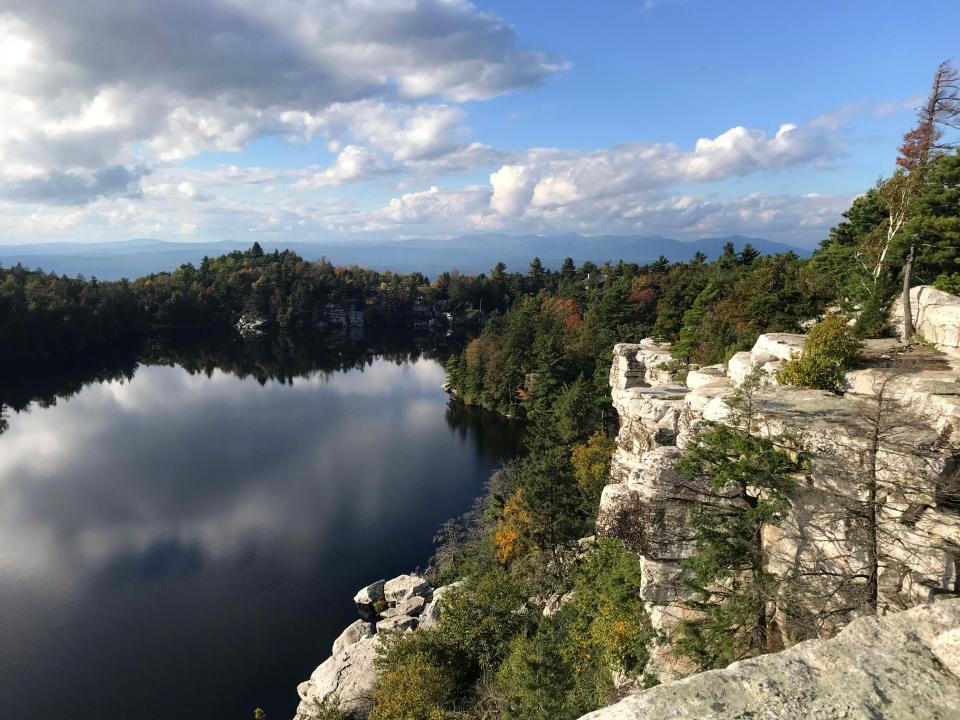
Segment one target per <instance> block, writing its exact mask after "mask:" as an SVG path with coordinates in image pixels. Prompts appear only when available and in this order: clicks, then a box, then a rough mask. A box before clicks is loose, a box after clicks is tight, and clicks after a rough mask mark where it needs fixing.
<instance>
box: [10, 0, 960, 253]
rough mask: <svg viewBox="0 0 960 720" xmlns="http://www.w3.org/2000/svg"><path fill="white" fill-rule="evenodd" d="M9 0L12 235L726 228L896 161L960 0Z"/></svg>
mask: <svg viewBox="0 0 960 720" xmlns="http://www.w3.org/2000/svg"><path fill="white" fill-rule="evenodd" d="M77 5H78V4H77V3H72V2H70V0H39V1H38V2H35V3H31V4H29V5H28V6H25V5H24V4H22V3H14V2H12V1H8V0H0V48H2V49H0V55H3V57H2V58H0V60H3V62H2V63H0V67H2V68H3V69H0V76H3V77H0V81H2V82H0V209H2V211H3V212H2V214H0V217H2V219H0V242H7V243H10V242H28V241H42V240H81V241H82V240H90V241H93V240H98V241H99V240H105V239H124V238H129V237H142V236H150V237H159V238H163V239H169V240H180V241H189V240H215V239H235V240H251V241H252V240H253V239H265V240H269V241H272V242H277V241H282V240H283V239H285V238H286V239H289V240H291V241H292V240H297V241H302V240H309V239H317V240H329V239H337V240H343V241H350V240H353V239H358V238H404V237H441V238H442V237H451V236H456V235H460V234H467V233H470V234H473V233H477V232H486V231H496V232H509V233H528V232H535V233H544V234H547V233H553V232H581V233H583V234H588V235H589V234H601V233H624V234H663V235H668V236H674V237H679V238H689V239H692V238H697V237H707V236H715V235H721V234H729V233H743V234H748V235H755V236H762V237H768V238H771V239H777V240H783V241H786V242H792V243H796V244H800V245H807V246H810V245H813V244H815V243H816V242H817V241H818V240H819V238H820V237H822V236H823V235H824V233H825V232H826V231H827V229H828V228H829V226H830V225H831V224H833V223H835V222H836V221H837V219H838V218H839V214H840V212H842V211H843V209H845V208H846V207H847V206H848V205H849V202H850V200H851V199H852V198H853V197H854V196H855V195H856V194H857V193H859V192H862V191H863V190H864V189H865V188H866V187H867V186H869V185H870V184H871V183H872V182H873V181H874V180H875V179H876V178H877V177H878V176H879V175H881V174H883V173H888V172H890V170H891V168H892V166H893V159H894V156H895V153H896V147H897V144H898V141H899V138H900V136H901V135H902V134H903V132H904V131H905V130H906V129H908V128H909V127H910V125H911V123H912V122H913V110H912V108H913V107H914V106H915V105H916V104H917V102H919V101H920V100H921V99H922V97H923V95H924V94H925V92H926V90H927V87H928V84H929V81H930V78H931V76H932V73H933V71H934V69H935V67H936V65H937V63H939V62H940V61H941V60H943V59H946V58H949V57H950V56H951V55H952V54H954V52H955V50H956V48H957V44H956V28H957V27H958V26H960V3H957V2H947V1H943V2H925V1H923V0H920V1H916V2H910V3H903V2H890V1H882V2H877V1H874V2H866V1H865V0H864V1H862V2H861V1H857V0H840V1H834V2H825V1H824V2H817V1H813V2H809V3H787V2H769V1H768V2H719V1H716V0H714V1H709V0H655V1H653V2H650V1H647V2H644V1H643V0H639V1H633V2H627V1H621V2H597V3H586V2H582V1H581V2H576V1H573V0H555V1H554V2H550V3H541V2H530V1H524V2H517V1H516V0H514V2H478V3H475V4H471V3H469V2H466V0H378V1H377V2H372V0H276V1H275V2H272V3H268V4H267V3H262V2H254V1H253V0H168V1H167V2H165V3H162V4H156V3H139V4H138V3H130V2H126V1H125V0H89V2H86V3H83V4H82V5H83V7H82V8H78V7H76V6H77Z"/></svg>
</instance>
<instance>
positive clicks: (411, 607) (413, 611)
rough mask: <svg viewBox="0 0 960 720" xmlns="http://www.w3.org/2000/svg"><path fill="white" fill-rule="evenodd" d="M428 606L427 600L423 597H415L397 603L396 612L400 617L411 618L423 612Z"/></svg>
mask: <svg viewBox="0 0 960 720" xmlns="http://www.w3.org/2000/svg"><path fill="white" fill-rule="evenodd" d="M426 605H427V599H426V598H425V597H423V596H422V595H414V596H412V597H408V598H407V599H406V600H402V601H400V602H399V603H397V607H396V610H397V612H398V613H399V614H400V615H410V616H411V617H413V616H415V615H419V614H420V613H421V612H423V608H424V607H426Z"/></svg>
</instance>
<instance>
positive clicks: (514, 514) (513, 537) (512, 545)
mask: <svg viewBox="0 0 960 720" xmlns="http://www.w3.org/2000/svg"><path fill="white" fill-rule="evenodd" d="M529 524H530V513H529V512H527V510H526V508H525V507H524V505H523V491H522V490H517V491H516V492H515V493H514V494H513V495H511V496H510V499H509V500H507V502H506V503H504V506H503V513H502V516H501V519H500V522H499V524H498V525H497V529H496V531H495V532H494V535H493V540H494V545H495V546H496V550H497V559H498V560H499V561H500V562H501V563H503V564H504V565H506V564H507V563H509V562H510V561H511V560H512V559H513V558H514V557H515V556H516V555H517V552H518V551H519V550H520V548H521V547H522V546H523V538H524V535H525V532H524V531H525V530H526V528H527V526H528V525H529Z"/></svg>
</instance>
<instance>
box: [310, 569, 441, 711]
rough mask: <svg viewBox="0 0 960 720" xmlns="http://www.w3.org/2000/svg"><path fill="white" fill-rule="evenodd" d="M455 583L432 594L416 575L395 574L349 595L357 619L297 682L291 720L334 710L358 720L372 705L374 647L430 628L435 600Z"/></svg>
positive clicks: (435, 616) (434, 618) (434, 616)
mask: <svg viewBox="0 0 960 720" xmlns="http://www.w3.org/2000/svg"><path fill="white" fill-rule="evenodd" d="M457 585H458V583H452V584H450V585H445V586H443V587H439V588H437V589H436V590H434V589H433V588H432V587H431V586H430V583H428V582H427V581H426V580H424V579H423V578H422V577H420V576H419V575H400V576H399V577H396V578H393V579H392V580H388V581H386V582H384V581H383V580H378V581H377V582H375V583H371V584H370V585H367V586H366V587H365V588H362V589H361V590H360V591H358V592H357V594H356V595H355V596H354V598H353V601H354V603H355V604H356V606H357V613H358V614H359V615H360V619H359V620H356V621H355V622H353V623H351V624H350V625H348V626H347V627H346V628H345V629H344V631H343V632H342V633H340V636H339V637H337V639H336V640H334V642H333V647H332V649H331V654H330V657H329V658H327V659H326V660H325V661H324V662H323V663H322V664H321V665H320V666H318V667H317V669H316V670H314V671H313V673H311V675H310V679H309V680H306V681H305V682H302V683H300V685H299V686H298V687H297V694H298V695H299V696H300V705H299V706H298V707H297V714H296V716H295V718H294V720H313V719H314V718H315V717H316V715H317V714H318V712H319V711H320V709H321V708H324V707H325V706H326V707H329V706H331V705H336V707H337V708H339V709H340V710H341V711H343V712H345V713H347V714H348V715H350V716H351V717H356V718H363V717H366V715H367V713H369V711H370V708H371V707H372V706H373V693H374V689H375V686H376V680H377V673H376V668H375V666H374V661H375V660H376V658H377V647H378V645H379V643H380V641H381V639H382V638H383V636H384V634H386V633H395V632H412V631H413V630H415V629H417V628H418V627H422V628H430V627H433V626H435V625H436V623H437V620H438V619H439V617H440V608H441V605H440V599H441V598H442V597H443V595H444V594H446V593H447V592H449V591H450V590H452V589H453V588H454V587H456V586H457Z"/></svg>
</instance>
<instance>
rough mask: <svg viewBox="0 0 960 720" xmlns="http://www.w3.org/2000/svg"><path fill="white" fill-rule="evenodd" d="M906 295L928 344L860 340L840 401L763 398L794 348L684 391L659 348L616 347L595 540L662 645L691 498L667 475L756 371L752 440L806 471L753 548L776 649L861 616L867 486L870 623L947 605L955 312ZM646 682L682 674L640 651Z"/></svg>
mask: <svg viewBox="0 0 960 720" xmlns="http://www.w3.org/2000/svg"><path fill="white" fill-rule="evenodd" d="M912 296H913V303H912V305H913V308H912V309H913V312H914V315H915V316H916V318H917V320H916V322H915V324H916V327H917V328H918V332H919V334H920V335H921V336H922V337H923V338H925V339H928V340H929V343H926V344H923V345H919V346H916V345H915V346H913V347H910V348H905V347H903V346H901V345H900V344H899V343H898V342H897V341H896V340H873V341H868V342H867V343H866V348H865V353H864V354H865V363H864V365H865V366H864V367H862V368H860V369H858V370H856V371H854V372H851V373H849V374H848V375H847V378H846V379H847V387H846V392H845V393H844V394H842V395H834V394H832V393H828V392H823V391H815V390H804V389H799V388H795V387H785V386H780V385H778V384H777V381H776V378H775V375H776V371H777V369H778V368H779V367H780V365H781V363H782V362H783V360H785V359H787V358H789V357H790V356H791V355H792V354H794V353H797V352H800V351H801V350H802V348H803V347H804V343H805V338H804V336H802V335H788V334H768V335H763V336H761V337H760V338H759V339H758V340H757V343H756V345H755V346H754V348H753V349H752V351H750V352H743V353H738V354H736V355H734V357H733V358H732V359H731V360H730V362H729V363H727V364H726V365H717V366H711V367H704V368H696V369H693V370H691V371H690V372H689V373H688V374H687V376H686V378H683V379H681V378H679V377H678V376H676V375H674V374H671V372H670V370H669V368H670V367H671V366H670V365H669V360H670V355H669V347H667V346H664V345H657V344H656V343H654V342H653V341H652V340H645V341H643V342H641V343H639V344H629V345H628V344H623V345H618V346H617V347H616V349H615V351H614V361H613V366H612V369H611V374H610V386H611V390H612V397H613V403H614V406H615V407H616V409H617V412H618V413H619V416H620V433H619V436H618V438H617V448H616V452H615V454H614V458H613V462H612V467H611V478H610V479H611V484H610V485H608V486H607V487H606V489H605V490H604V492H603V496H602V500H601V507H600V513H599V517H598V532H599V533H600V534H602V535H608V536H616V537H621V538H622V539H624V541H625V542H626V543H627V544H628V545H629V546H631V547H632V548H633V549H634V550H635V551H636V552H638V553H639V554H640V556H641V559H642V563H643V590H642V593H643V597H644V599H645V600H646V601H647V605H648V610H649V613H650V617H651V621H652V623H653V625H654V626H655V628H657V629H658V630H660V631H661V633H662V635H663V637H665V638H669V637H670V636H671V634H672V630H673V628H674V627H675V626H676V624H677V623H678V622H679V621H680V620H681V619H682V618H684V617H688V616H689V614H688V613H689V611H688V610H687V609H686V604H685V603H684V599H685V597H686V595H685V593H686V592H687V591H686V590H685V586H684V584H683V573H684V570H683V560H684V559H685V558H686V557H689V555H690V554H691V552H692V543H691V538H690V536H689V533H688V531H687V516H688V513H689V511H690V510H691V509H692V508H693V507H694V506H695V504H696V503H697V502H698V499H699V498H700V497H701V495H700V493H699V491H698V488H696V487H691V485H690V483H689V482H679V480H678V478H677V476H676V474H675V471H674V465H675V463H676V461H677V460H678V459H679V457H680V456H681V455H682V454H683V450H684V447H685V446H686V445H687V444H688V442H689V441H690V438H691V436H692V434H693V433H695V432H696V431H697V427H698V425H700V424H701V423H703V422H704V421H715V422H721V423H722V422H729V421H730V420H729V418H730V408H729V405H728V402H727V401H728V399H729V398H730V396H731V394H732V393H733V392H734V391H735V390H736V388H737V387H738V386H739V385H741V383H743V382H744V379H745V378H746V376H747V375H748V374H749V373H751V371H753V370H755V369H756V370H757V371H759V373H760V374H761V376H762V378H763V387H762V389H761V390H760V391H759V392H758V393H757V394H756V396H755V397H754V398H753V404H754V405H755V410H756V414H757V417H758V421H757V423H756V424H755V427H754V429H753V432H756V433H758V434H765V435H770V436H777V437H778V438H780V439H782V440H783V441H784V442H787V443H788V444H789V447H790V448H791V450H792V451H794V452H795V453H796V454H797V455H798V456H799V457H802V458H803V459H804V461H805V464H804V466H805V469H804V471H803V472H802V474H801V476H800V477H798V478H797V481H798V482H797V490H796V491H795V493H794V496H793V497H792V509H791V511H790V513H789V515H788V517H787V518H786V520H785V521H784V522H782V523H780V524H778V525H777V526H775V527H774V526H771V527H768V528H767V529H766V531H765V532H764V537H763V545H764V552H765V556H766V558H767V563H768V568H767V569H768V570H769V571H770V572H771V573H773V574H774V575H775V576H777V577H778V578H779V579H780V580H781V582H780V590H779V594H778V596H777V598H776V601H775V607H773V608H771V610H772V613H771V617H772V618H773V629H774V630H775V634H776V640H777V642H778V643H779V644H780V645H782V646H783V647H789V646H791V645H794V644H795V643H797V642H799V641H802V640H806V639H810V638H823V637H830V636H832V635H834V634H835V633H836V632H837V631H839V630H840V629H841V628H842V627H844V626H845V625H847V624H848V623H849V622H850V621H851V620H853V619H854V618H855V617H857V616H859V615H861V614H864V612H865V608H864V603H863V601H862V598H863V593H864V583H865V577H864V573H863V571H862V568H864V567H865V566H866V563H867V552H868V549H869V547H870V546H871V544H872V543H870V542H868V538H867V537H865V536H864V532H863V525H862V523H861V522H860V516H861V515H862V513H863V509H864V508H865V507H866V503H867V502H868V500H867V498H866V497H865V493H866V491H867V488H870V487H872V489H873V491H874V492H875V498H874V499H873V500H871V501H870V503H871V507H876V508H877V511H878V512H877V521H876V528H877V542H876V545H877V547H878V550H879V593H878V595H879V603H878V604H879V608H878V609H879V612H880V613H881V614H883V613H887V612H892V611H897V610H902V609H906V608H910V607H913V606H915V605H919V604H923V603H927V602H930V601H933V600H935V599H938V598H941V597H948V596H952V595H956V594H958V593H960V580H958V572H957V570H958V566H960V473H958V460H960V449H958V448H960V348H958V339H960V338H958V321H960V298H955V297H953V296H949V295H946V294H945V293H938V292H937V291H935V290H933V289H932V288H914V290H913V292H912ZM896 318H897V311H896V309H895V310H894V321H895V322H896ZM648 670H649V671H650V672H652V673H653V674H654V675H656V676H658V677H659V678H660V679H661V681H667V680H671V679H676V678H679V677H683V676H685V675H687V674H689V673H690V672H692V671H693V668H692V667H691V666H689V665H688V664H687V663H686V662H684V660H683V659H682V658H679V657H678V656H676V655H675V654H674V652H673V649H672V647H671V645H670V644H669V642H667V643H665V644H662V645H659V646H657V647H656V648H654V650H653V657H652V660H651V664H650V666H649V667H648ZM611 717H613V716H611ZM617 717H619V716H617ZM624 717H627V716H624ZM629 717H633V716H629ZM638 717H639V716H638ZM644 717H646V716H644Z"/></svg>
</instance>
